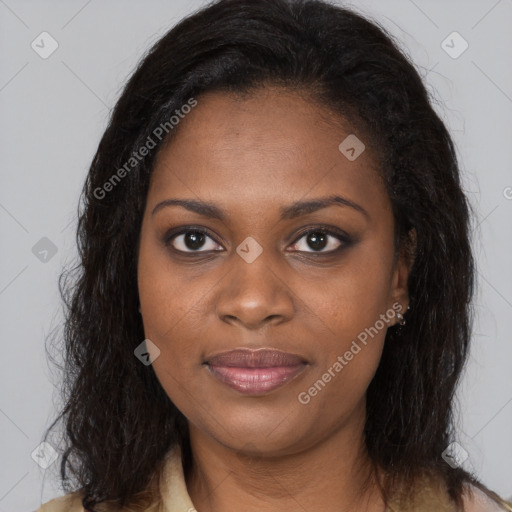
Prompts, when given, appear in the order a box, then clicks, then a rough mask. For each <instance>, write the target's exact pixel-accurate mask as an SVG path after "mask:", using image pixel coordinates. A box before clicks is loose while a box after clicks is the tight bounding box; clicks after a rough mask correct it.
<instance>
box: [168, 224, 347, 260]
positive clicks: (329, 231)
mask: <svg viewBox="0 0 512 512" xmlns="http://www.w3.org/2000/svg"><path fill="white" fill-rule="evenodd" d="M191 232H192V233H201V234H202V235H205V236H207V237H209V238H211V239H212V240H213V241H214V242H215V243H216V244H218V245H221V244H220V243H219V242H218V241H217V240H215V237H214V236H213V235H212V234H211V233H210V232H209V231H208V230H206V229H204V228H201V227H194V226H187V227H185V228H181V229H180V230H179V231H176V232H174V231H172V232H170V233H167V234H166V235H165V236H164V240H163V241H164V244H165V246H166V247H169V248H170V249H171V250H172V251H174V252H175V253H178V254H180V255H182V254H186V255H191V256H195V255H198V254H208V253H212V252H221V251H220V250H211V251H200V250H198V251H182V250H180V249H176V248H174V247H173V246H172V242H173V240H174V239H175V238H176V237H178V236H180V235H183V234H186V233H191ZM311 233H323V234H326V235H329V236H332V237H334V238H336V239H337V240H338V241H340V242H341V243H342V244H341V245H340V246H339V247H338V248H336V249H333V250H330V251H325V252H319V251H296V252H299V253H303V254H304V253H305V254H312V255H314V256H322V255H333V254H336V253H338V252H340V251H341V250H343V249H345V248H347V247H349V246H350V245H352V244H353V243H354V240H353V238H352V237H351V236H349V235H348V234H347V233H345V232H344V231H342V230H338V229H335V228H333V227H330V226H315V227H312V228H308V229H307V230H305V231H303V232H301V233H300V234H299V235H298V236H297V238H295V240H294V242H293V243H292V244H291V245H296V244H297V242H299V240H301V239H302V238H304V237H306V236H307V235H309V234H311Z"/></svg>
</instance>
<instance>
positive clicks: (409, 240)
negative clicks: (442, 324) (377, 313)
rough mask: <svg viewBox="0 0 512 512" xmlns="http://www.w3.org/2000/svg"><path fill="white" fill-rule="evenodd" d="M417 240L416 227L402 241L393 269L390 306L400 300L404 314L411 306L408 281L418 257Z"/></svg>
mask: <svg viewBox="0 0 512 512" xmlns="http://www.w3.org/2000/svg"><path fill="white" fill-rule="evenodd" d="M416 240H417V233H416V229H415V228H411V230H410V231H409V232H408V233H407V234H406V235H405V237H404V238H403V239H402V240H401V242H400V248H399V254H398V257H397V259H396V263H395V268H394V270H393V277H392V282H391V304H390V307H392V305H393V304H396V303H397V302H398V303H399V304H400V305H401V306H402V309H401V310H400V311H399V312H401V313H402V314H404V313H405V312H406V311H407V308H408V307H409V291H408V289H407V283H408V281H409V274H410V273H411V269H412V266H413V264H414V260H415V258H416Z"/></svg>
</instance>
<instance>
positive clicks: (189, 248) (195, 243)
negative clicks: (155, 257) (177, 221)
mask: <svg viewBox="0 0 512 512" xmlns="http://www.w3.org/2000/svg"><path fill="white" fill-rule="evenodd" d="M208 239H210V240H211V241H212V242H213V243H210V248H207V249H206V250H200V249H204V246H205V244H206V246H208V241H207V240H208ZM165 245H166V246H172V249H173V250H175V251H178V252H182V253H188V254H194V253H202V252H210V251H218V250H219V249H215V245H217V246H219V244H218V243H217V242H215V240H213V238H212V237H211V235H210V234H209V233H208V232H206V231H205V230H203V229H198V228H185V229H182V230H180V231H178V232H177V233H173V234H172V235H170V236H169V235H167V236H166V237H165Z"/></svg>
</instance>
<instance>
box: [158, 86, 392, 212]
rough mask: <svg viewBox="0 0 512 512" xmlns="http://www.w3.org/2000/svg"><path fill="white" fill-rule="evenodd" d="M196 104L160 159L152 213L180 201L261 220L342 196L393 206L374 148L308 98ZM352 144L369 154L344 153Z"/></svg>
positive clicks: (212, 99) (255, 96)
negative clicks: (296, 205)
mask: <svg viewBox="0 0 512 512" xmlns="http://www.w3.org/2000/svg"><path fill="white" fill-rule="evenodd" d="M197 102H198V103H197V106H196V107H195V108H194V109H193V110H192V111H191V112H190V113H189V114H187V115H186V116H185V117H184V119H182V120H181V121H180V124H179V127H178V130H177V132H176V134H175V136H174V138H173V139H172V140H171V141H170V143H169V144H167V145H165V146H164V147H162V148H161V150H160V152H159V154H158V157H157V159H156V164H155V167H154V171H153V174H152V178H151V186H150V190H149V195H148V206H151V204H153V205H154V204H155V203H157V202H158V201H162V200H164V199H166V198H167V197H177V196H179V197H187V198H190V199H192V198H195V199H201V200H208V201H212V202H215V203H217V204H219V205H221V206H222V205H225V207H226V209H230V208H233V209H234V210H236V212H237V214H240V213H242V212H246V213H247V214H248V215H254V214H255V213H256V212H257V211H262V212H263V211H266V210H267V209H268V208H274V207H275V206H276V205H278V204H279V206H282V205H283V204H287V203H289V202H294V201H297V200H301V199H302V200H304V199H307V198H308V197H319V196H326V195H332V194H335V193H339V194H340V195H343V196H344V197H348V198H349V199H352V200H353V201H354V202H360V203H361V202H364V203H365V204H366V205H368V209H371V208H372V207H373V208H374V209H377V210H378V209H382V208H388V207H389V204H388V203H389V200H388V198H387V193H386V191H385V188H384V186H383V184H382V182H381V180H380V178H379V175H378V171H377V169H378V163H377V161H376V158H375V157H374V152H373V150H372V148H371V144H370V143H369V141H365V140H362V139H364V137H362V136H361V135H360V134H359V136H357V134H355V133H353V131H352V129H351V128H350V125H349V123H348V122H346V121H344V120H343V119H342V118H340V116H334V114H332V113H331V112H330V111H329V110H328V109H327V108H325V107H322V106H320V105H319V104H318V103H316V102H315V101H313V100H312V99H311V98H309V97H308V96H306V95H304V94H299V93H298V92H295V91H290V90H286V89H282V88H279V87H275V88H272V87H270V88H265V89H259V90H257V91H255V92H253V93H251V94H249V95H247V96H244V97H241V96H238V95H234V94H231V93H224V92H216V93H207V94H205V95H202V96H200V97H198V98H197ZM347 137H349V138H348V139H347ZM354 137H357V138H354ZM345 140H348V141H349V142H351V144H349V145H352V146H354V142H355V144H356V147H355V149H356V150H357V151H358V153H359V151H361V149H362V148H363V147H364V150H363V151H362V152H361V153H360V154H359V156H357V158H356V159H354V160H351V159H349V158H347V156H346V154H344V153H343V151H342V150H340V148H339V146H340V144H342V143H343V141H345ZM357 144H359V146H357ZM363 144H364V146H363ZM343 147H344V146H343V144H342V148H343ZM349 156H350V153H349ZM365 208H366V206H365Z"/></svg>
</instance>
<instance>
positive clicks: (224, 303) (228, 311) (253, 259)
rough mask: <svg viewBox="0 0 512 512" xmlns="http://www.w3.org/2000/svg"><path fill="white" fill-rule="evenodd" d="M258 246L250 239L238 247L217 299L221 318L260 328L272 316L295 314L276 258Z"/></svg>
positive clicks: (269, 251)
mask: <svg viewBox="0 0 512 512" xmlns="http://www.w3.org/2000/svg"><path fill="white" fill-rule="evenodd" d="M256 244H257V242H255V240H254V239H253V240H247V239H246V240H244V242H242V243H241V244H240V245H239V246H238V247H237V249H236V253H235V252H234V253H233V255H232V261H230V262H229V265H230V266H231V270H230V272H229V273H228V274H227V276H226V278H225V280H223V283H224V285H223V288H222V290H221V292H220V296H219V297H218V300H217V314H218V316H219V317H220V318H221V319H223V320H226V319H228V318H230V319H233V318H237V319H238V320H239V321H240V322H242V323H244V324H246V326H248V327H249V326H250V327H255V326H258V325H259V324H260V323H261V322H263V321H265V320H266V319H268V318H269V317H275V316H279V317H282V318H284V317H286V318H288V317H289V316H290V315H291V314H292V312H293V301H292V297H291V294H290V293H289V290H288V288H287V287H286V286H285V284H284V279H283V277H281V276H280V275H279V268H280V267H281V266H280V265H278V264H277V259H276V257H275V256H276V255H275V254H273V252H272V251H271V250H263V247H261V246H260V245H259V244H257V245H256Z"/></svg>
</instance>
